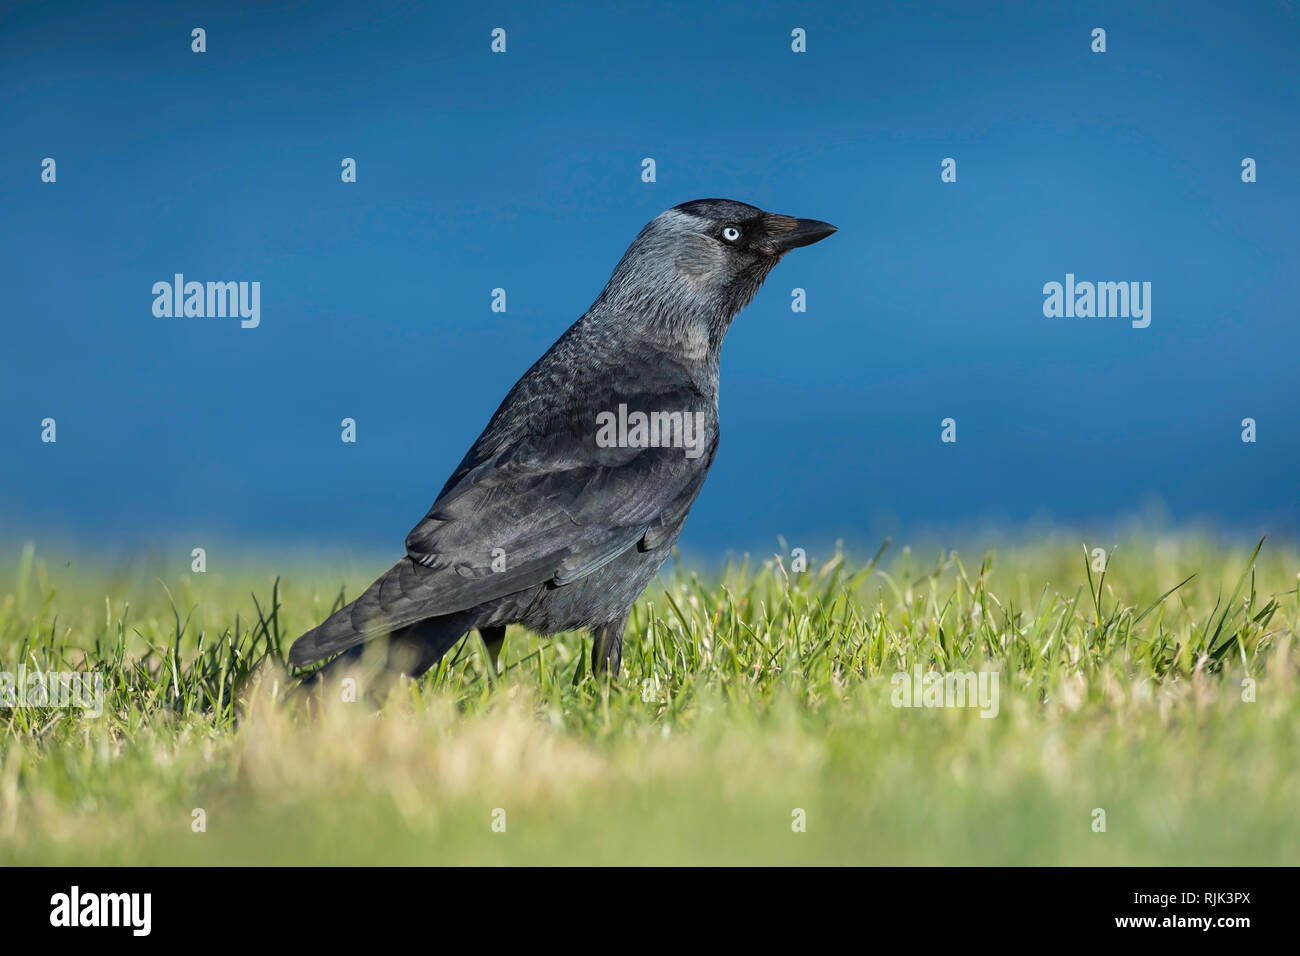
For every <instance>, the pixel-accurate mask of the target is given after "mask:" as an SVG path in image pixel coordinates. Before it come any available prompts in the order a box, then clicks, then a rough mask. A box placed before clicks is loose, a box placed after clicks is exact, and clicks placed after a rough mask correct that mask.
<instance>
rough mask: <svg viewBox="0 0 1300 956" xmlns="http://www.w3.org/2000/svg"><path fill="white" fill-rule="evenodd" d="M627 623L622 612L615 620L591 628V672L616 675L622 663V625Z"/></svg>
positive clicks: (625, 616)
mask: <svg viewBox="0 0 1300 956" xmlns="http://www.w3.org/2000/svg"><path fill="white" fill-rule="evenodd" d="M626 624H627V615H626V614H624V615H623V616H622V617H621V618H619V619H618V620H617V621H613V622H611V623H609V624H601V625H600V626H599V627H594V628H592V629H591V671H592V673H593V674H597V675H600V674H608V676H610V677H617V676H618V671H619V668H620V667H621V666H622V664H623V627H624V625H626Z"/></svg>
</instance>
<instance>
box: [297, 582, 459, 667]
mask: <svg viewBox="0 0 1300 956" xmlns="http://www.w3.org/2000/svg"><path fill="white" fill-rule="evenodd" d="M399 567H400V566H399ZM397 570H398V569H397V568H394V569H393V571H397ZM393 571H390V572H389V573H388V574H386V575H384V577H381V578H380V579H379V580H378V581H376V582H375V583H374V584H372V585H371V586H370V588H368V589H367V590H366V592H365V593H364V594H362V595H361V596H360V597H359V598H357V600H355V601H353V602H352V603H351V604H348V605H347V606H346V607H343V608H340V609H339V610H337V611H335V612H334V613H333V614H331V615H330V616H329V617H328V618H326V619H325V620H324V621H322V622H321V623H320V624H318V625H317V626H316V627H314V628H312V629H311V630H310V631H308V632H307V633H305V634H303V635H302V636H301V637H299V638H298V639H297V640H296V641H294V642H293V646H292V647H290V648H289V663H290V664H292V665H293V666H294V667H307V666H309V665H311V664H314V663H316V662H317V661H321V660H324V659H325V658H327V657H330V656H332V655H335V654H342V655H343V656H342V657H341V658H340V659H339V663H342V662H344V661H354V660H356V659H359V658H360V657H361V656H362V653H363V652H364V651H366V650H367V648H366V647H365V645H367V644H370V643H371V642H375V643H378V642H379V641H380V639H384V644H385V646H386V649H387V661H388V664H387V666H388V668H389V669H391V670H399V671H401V672H403V673H406V674H410V675H411V676H413V677H415V676H419V675H420V674H423V673H424V672H425V671H426V670H428V669H429V668H430V667H432V666H433V665H434V664H436V663H438V661H439V660H440V659H441V658H442V656H443V655H444V654H446V653H447V651H448V650H449V649H450V648H451V647H452V645H454V644H455V643H456V642H457V641H458V640H460V639H461V638H462V637H463V636H464V635H465V634H466V633H467V632H468V631H470V630H471V629H473V627H474V626H475V618H476V615H475V614H473V613H472V612H469V611H457V612H454V613H451V614H441V615H437V616H435V617H429V618H425V619H423V620H415V621H411V620H410V617H413V616H415V615H413V614H412V615H410V616H409V617H408V618H407V619H406V620H398V621H388V620H384V619H382V618H377V617H376V616H374V615H373V614H366V613H364V612H365V611H366V610H367V608H369V607H372V606H373V605H374V602H373V601H367V598H368V596H370V595H371V592H372V591H375V590H376V589H377V588H381V587H382V586H383V584H384V582H385V580H386V579H387V578H388V577H389V576H390V575H392V574H393Z"/></svg>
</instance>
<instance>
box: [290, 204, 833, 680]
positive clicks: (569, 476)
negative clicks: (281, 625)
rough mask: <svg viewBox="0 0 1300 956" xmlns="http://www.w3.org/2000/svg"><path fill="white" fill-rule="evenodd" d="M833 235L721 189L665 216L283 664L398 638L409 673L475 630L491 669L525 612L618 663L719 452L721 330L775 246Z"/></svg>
mask: <svg viewBox="0 0 1300 956" xmlns="http://www.w3.org/2000/svg"><path fill="white" fill-rule="evenodd" d="M833 232H835V227H834V226H832V225H830V224H828V223H825V222H819V221H817V220H816V219H792V218H791V217H789V216H780V215H775V214H773V213H767V212H763V211H762V210H761V209H756V208H755V207H753V206H748V205H746V204H744V203H740V202H733V201H731V200H726V199H699V200H695V201H694V202H688V203H683V204H682V205H680V206H675V207H674V208H672V209H669V210H668V211H667V212H664V213H662V214H660V215H659V216H656V217H655V218H654V219H653V220H652V221H651V222H650V223H649V224H647V225H646V227H645V228H644V229H642V230H641V233H640V234H639V235H638V236H637V237H636V239H635V240H634V241H633V243H632V245H631V246H629V247H628V250H627V252H625V253H624V254H623V258H622V259H621V260H620V261H619V263H618V266H617V267H616V268H615V269H614V274H613V276H611V278H610V280H609V283H608V284H607V285H606V286H605V288H604V291H602V292H601V293H600V297H599V298H597V299H596V301H595V303H594V304H593V305H592V306H591V308H590V309H588V310H587V313H586V314H585V315H583V316H582V318H580V319H579V320H578V321H577V322H575V323H574V324H573V325H572V326H571V327H570V328H569V329H568V331H566V332H565V333H564V334H563V335H562V336H560V338H559V340H558V341H557V342H556V343H555V344H554V345H553V346H551V348H550V349H549V350H548V351H547V352H546V354H545V355H543V356H542V357H541V358H540V359H539V360H538V361H537V363H536V364H535V365H534V366H533V367H532V368H530V369H529V370H528V372H527V373H525V375H524V377H523V378H521V379H520V380H519V381H518V382H517V383H516V384H515V387H514V388H512V389H511V390H510V394H508V395H507V396H506V398H505V401H503V402H502V403H501V407H500V408H498V409H497V411H496V414H494V415H493V416H492V420H491V421H490V422H488V425H487V428H486V429H484V431H483V434H482V435H480V436H479V438H478V440H477V441H476V442H474V446H473V447H472V448H470V450H469V453H468V454H467V455H466V456H465V458H464V460H463V461H462V462H461V463H460V465H459V467H457V468H456V470H455V472H454V473H453V474H452V476H451V478H449V479H448V481H447V484H446V485H445V486H444V487H443V489H442V491H441V492H440V493H439V495H438V498H437V500H436V501H435V502H434V503H433V507H432V508H430V509H429V513H428V514H426V515H425V516H424V519H423V520H422V521H421V522H420V523H419V524H417V525H416V526H415V528H414V529H413V530H412V531H411V533H410V534H409V535H407V536H406V556H405V557H403V558H402V559H401V560H400V561H399V562H398V563H397V564H396V565H394V567H393V568H392V569H391V570H390V571H388V572H387V573H385V574H384V575H383V576H382V577H381V578H380V579H379V580H378V581H376V582H375V583H374V584H372V585H370V587H369V588H367V589H366V591H365V593H363V594H362V595H361V596H360V597H359V598H357V599H356V600H355V601H353V602H352V603H351V604H349V605H347V606H346V607H344V608H342V609H341V610H339V611H337V612H336V613H334V614H332V615H331V616H330V617H329V618H328V619H327V620H326V621H325V622H324V623H322V624H320V625H319V626H318V627H316V628H313V629H312V630H310V631H308V632H307V633H306V634H304V635H303V636H302V637H300V638H298V640H297V641H295V642H294V645H293V647H292V648H291V649H290V651H289V662H290V663H291V664H293V665H296V666H299V667H302V666H305V665H308V664H311V663H313V662H315V661H319V660H321V659H323V658H325V657H328V656H330V655H333V654H338V653H339V652H343V651H350V656H353V657H355V656H357V655H359V654H360V652H361V649H362V645H364V644H366V643H367V642H369V641H372V640H375V639H379V638H389V639H390V640H389V643H388V644H387V657H386V659H385V663H386V666H387V667H389V668H391V669H393V670H398V671H402V672H405V673H408V674H411V675H413V676H414V675H419V674H421V673H423V672H424V671H425V670H427V669H428V668H429V667H431V666H433V665H434V664H435V663H437V662H438V660H439V659H440V658H441V657H442V656H443V654H445V653H446V652H447V650H448V649H449V648H450V647H452V646H453V645H454V644H455V643H456V642H457V641H458V640H460V638H461V637H463V636H464V635H465V634H467V633H468V632H469V631H470V630H473V629H475V628H477V629H478V631H479V634H480V636H481V637H482V638H483V641H484V643H485V645H486V646H487V648H488V651H489V653H490V655H491V658H492V665H493V668H495V667H496V666H497V658H498V655H499V653H500V649H501V644H502V641H503V640H504V639H505V631H506V625H508V624H516V623H517V624H522V625H523V626H524V627H527V628H529V629H530V630H533V631H537V632H539V633H542V634H552V633H555V632H558V631H568V630H575V629H578V628H590V629H591V631H592V637H593V645H594V646H593V648H592V669H593V670H594V671H596V672H605V671H607V672H609V673H610V674H614V675H616V674H617V673H618V670H619V666H620V663H621V661H622V656H623V626H624V624H625V623H626V622H627V617H628V613H629V612H630V611H631V609H632V605H633V603H634V602H635V601H636V599H637V597H638V596H640V594H641V592H642V591H643V590H644V589H645V587H646V585H647V584H649V583H650V581H651V580H652V579H653V578H654V576H655V575H656V574H657V573H658V571H659V568H660V566H661V565H662V564H663V563H664V560H665V559H666V558H667V556H668V554H669V552H670V551H671V549H672V546H673V544H674V542H676V540H677V535H678V534H679V533H680V532H681V529H682V524H683V522H685V520H686V513H687V512H688V511H690V508H691V505H692V504H693V503H694V502H695V498H696V496H697V495H698V494H699V493H700V487H701V486H702V485H703V484H704V478H705V475H706V474H707V473H708V470H709V466H710V465H711V464H712V463H713V456H714V454H715V453H716V451H717V448H718V361H719V355H720V352H721V349H722V339H723V336H725V335H726V333H727V328H728V327H729V326H730V325H731V321H732V319H734V318H735V317H736V315H737V313H739V312H740V310H741V309H743V308H744V307H745V306H746V305H748V304H749V302H750V300H751V299H752V298H753V297H754V294H755V293H756V292H757V291H758V287H759V286H760V285H761V284H762V282H763V280H764V279H765V278H766V277H767V274H768V272H770V271H771V269H772V267H773V266H775V265H776V264H777V262H779V261H780V259H781V257H782V256H783V255H785V254H786V253H787V252H789V251H790V250H791V249H795V248H798V247H799V246H806V245H809V244H811V243H814V242H817V241H818V240H821V239H824V238H826V237H827V236H829V235H830V234H831V233H833ZM637 413H640V415H641V416H644V417H642V418H639V417H638V415H637Z"/></svg>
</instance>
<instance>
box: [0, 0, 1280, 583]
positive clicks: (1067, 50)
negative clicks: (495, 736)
mask: <svg viewBox="0 0 1300 956" xmlns="http://www.w3.org/2000/svg"><path fill="white" fill-rule="evenodd" d="M845 6H846V5H841V4H831V3H818V4H814V3H788V4H763V3H754V2H744V3H739V2H737V3H717V4H709V5H707V6H701V5H699V4H696V3H677V4H672V3H654V4H649V3H645V4H640V3H621V4H618V5H617V6H613V5H611V6H610V7H609V8H608V9H604V10H594V11H593V10H592V9H589V8H588V7H587V5H585V4H565V3H551V4H546V5H541V6H539V5H534V4H524V3H493V4H486V5H485V4H463V5H458V6H450V5H446V4H437V5H434V4H416V3H391V2H389V3H383V2H380V3H370V4H366V5H361V6H358V5H356V4H331V3H280V4H239V5H235V7H234V8H228V7H227V5H224V4H199V3H183V2H182V3H174V2H168V3H158V4H153V5H150V4H147V3H133V4H131V5H130V11H131V12H129V13H128V12H127V11H126V9H125V8H122V7H119V6H117V5H109V4H100V5H88V4H78V3H19V4H12V5H8V6H5V7H4V12H3V14H0V130H3V133H2V134H0V141H2V142H3V148H0V222H2V223H3V229H0V288H3V293H4V297H3V305H2V306H0V314H3V317H4V318H3V338H2V339H0V541H3V542H4V544H5V546H6V547H10V546H11V545H10V542H12V541H18V540H22V539H23V538H27V537H35V538H37V539H39V540H41V541H42V542H49V541H51V540H56V541H62V542H65V543H67V544H68V545H69V546H72V545H75V547H76V548H77V550H78V551H79V552H80V553H106V554H113V553H126V552H132V551H135V550H138V549H148V548H160V549H163V550H165V551H166V550H169V549H173V548H174V549H176V550H177V552H178V553H180V554H182V555H183V556H184V559H185V560H188V554H189V549H190V547H192V546H195V545H206V546H208V547H212V545H213V544H214V543H217V542H223V543H224V544H225V545H226V546H227V547H229V548H234V549H241V550H242V549H250V550H251V549H272V550H274V549H300V550H304V551H307V552H317V553H322V554H331V555H335V554H374V553H379V552H383V553H385V554H390V553H396V552H397V551H399V549H400V548H401V544H402V539H403V537H404V535H405V534H406V532H407V531H408V530H409V528H410V527H411V526H412V525H413V524H414V523H415V522H416V521H417V520H418V519H419V517H420V516H421V515H422V514H423V513H424V511H425V509H426V508H427V507H428V506H429V505H430V504H431V502H432V500H433V497H434V495H435V494H436V493H437V491H438V490H439V488H440V487H441V485H442V483H443V481H444V480H445V478H446V476H447V475H448V474H449V473H450V471H451V469H452V468H453V467H454V466H455V465H456V463H457V462H458V461H459V460H460V458H461V456H462V455H463V454H464V452H465V450H466V449H467V448H468V446H469V445H470V443H471V442H472V441H473V440H474V438H475V437H476V436H477V434H478V433H479V431H480V430H481V429H482V427H483V426H484V425H485V424H486V422H487V419H488V418H489V416H490V415H491V413H492V412H493V410H494V409H495V408H496V405H497V403H498V402H499V401H500V400H501V398H502V397H504V395H505V393H506V391H507V390H508V389H509V387H510V386H511V385H512V384H513V383H514V381H515V380H516V379H517V378H518V377H519V376H520V375H521V374H522V373H523V372H524V371H525V370H526V369H527V368H528V366H529V365H531V364H532V362H533V361H534V360H535V359H536V358H537V357H538V356H539V355H540V354H541V353H542V352H543V351H544V350H545V349H546V348H547V347H548V346H549V345H550V344H551V343H552V342H553V341H554V340H555V338H556V337H557V336H559V335H560V333H561V332H563V330H564V329H565V328H566V327H567V326H568V325H569V324H570V323H571V322H573V321H574V320H575V319H576V318H577V317H578V316H579V315H580V314H581V313H582V312H583V311H584V310H585V309H586V308H587V307H588V306H589V305H590V304H591V302H592V301H593V300H594V299H595V297H596V295H597V294H598V293H599V291H600V289H601V287H602V285H603V284H604V282H605V280H606V279H607V278H608V276H609V273H610V271H611V270H612V268H613V266H614V264H615V262H616V261H617V260H618V258H619V256H620V255H621V254H622V252H623V250H624V249H625V247H626V246H627V244H628V243H629V242H630V241H631V240H632V238H633V236H635V234H636V233H637V231H638V230H639V229H640V228H641V226H642V225H643V224H644V223H645V222H646V221H647V220H649V219H650V218H652V217H653V216H654V215H656V214H657V213H659V212H660V211H662V210H663V209H665V208H667V207H669V206H673V205H676V204H677V203H680V202H683V201H686V200H690V199H695V198H701V197H715V196H720V197H727V198H734V199H739V200H743V201H745V202H749V203H753V204H755V205H758V206H762V207H764V208H766V209H770V210H773V211H777V212H782V213H787V214H792V215H796V216H807V217H813V218H819V219H826V220H829V221H831V222H833V223H835V224H836V225H838V226H839V228H840V232H839V234H838V235H836V236H835V237H833V238H832V239H830V240H828V241H826V242H824V243H822V244H820V245H817V246H815V247H813V248H811V249H808V250H802V251H799V252H796V253H795V254H792V255H791V256H789V257H788V258H787V259H786V260H785V261H784V262H783V263H782V264H781V265H780V266H779V267H778V268H777V270H776V271H775V272H774V273H773V274H772V276H771V277H770V279H769V280H768V283H767V285H766V286H765V287H764V289H763V290H762V291H761V292H760V293H759V295H758V297H757V299H756V300H755V301H754V303H753V304H752V305H751V306H750V308H749V309H748V310H747V311H746V312H744V313H742V315H741V316H740V318H739V319H738V320H737V321H736V323H735V324H734V326H733V327H732V330H731V334H730V336H729V338H728V340H727V344H726V347H725V348H724V351H723V379H722V423H723V428H722V431H723V439H722V445H721V449H720V452H719V456H718V459H717V462H716V464H715V465H714V468H713V472H712V475H711V477H710V480H709V483H708V484H707V485H706V487H705V489H704V492H703V494H702V496H701V498H700V500H699V501H698V503H697V504H696V507H695V509H694V511H693V512H692V515H691V518H690V520H689V521H688V523H687V525H686V530H685V532H684V534H683V538H682V542H681V544H682V547H683V550H684V551H686V552H688V553H691V554H694V555H697V556H701V557H706V558H708V557H716V556H721V555H724V554H727V553H728V552H743V551H747V550H753V549H757V550H762V551H766V550H769V549H770V548H772V547H773V546H774V545H775V543H776V541H777V539H778V536H784V538H785V539H786V540H787V541H788V542H789V543H790V544H791V546H794V545H801V546H804V547H807V548H809V549H810V550H814V549H817V548H825V547H826V546H827V545H829V544H830V543H831V542H833V541H834V540H836V539H837V538H842V539H844V540H845V541H846V542H847V543H848V544H849V545H850V547H862V548H865V549H867V550H868V551H869V550H872V549H874V546H875V544H877V543H878V542H879V540H880V539H881V538H882V537H884V536H886V535H892V536H894V537H895V538H896V539H897V538H902V539H904V540H917V539H920V538H924V537H927V536H932V537H938V538H940V539H942V540H944V541H946V542H949V543H955V542H956V541H957V540H958V539H963V538H969V537H973V536H988V535H994V534H996V535H1006V534H1016V535H1025V534H1027V533H1028V534H1035V533H1038V532H1039V531H1040V530H1041V529H1046V528H1060V527H1068V528H1107V527H1112V526H1114V525H1116V524H1120V523H1124V522H1130V521H1140V522H1142V523H1143V524H1144V525H1147V526H1156V527H1163V528H1168V529H1174V530H1182V529H1186V528H1196V529H1198V530H1208V531H1210V532H1212V533H1214V534H1221V535H1226V536H1231V537H1236V536H1242V537H1249V536H1257V535H1258V534H1262V533H1268V534H1271V535H1274V536H1281V537H1284V538H1285V537H1290V538H1294V537H1295V536H1296V535H1297V532H1298V531H1300V385H1298V384H1297V376H1296V366H1297V356H1298V355H1300V325H1298V324H1297V302H1300V271H1298V270H1297V268H1296V262H1297V260H1298V259H1300V237H1298V232H1297V226H1296V224H1297V222H1300V179H1298V178H1297V176H1296V172H1295V166H1294V163H1295V161H1296V157H1297V156H1300V83H1298V82H1297V79H1298V78H1300V55H1298V54H1300V15H1298V14H1297V12H1296V8H1295V5H1294V4H1293V3H1289V2H1288V3H1281V2H1279V3H1267V2H1263V3H1253V4H1249V5H1245V6H1244V7H1242V8H1216V6H1214V5H1211V4H1207V3H1185V4H1178V5H1174V4H1163V5H1151V4H1134V3H1101V4H1091V5H1089V6H1088V7H1087V8H1082V7H1076V8H1074V9H1065V8H1063V7H1058V6H1057V5H1045V4H1038V3H1007V4H999V5H995V6H991V7H985V6H984V5H980V6H979V7H975V6H972V5H969V4H959V3H954V4H912V3H902V2H900V3H892V4H872V5H870V6H869V7H868V6H865V5H864V6H863V8H862V9H846V8H843V7H845ZM195 27H202V28H203V29H205V30H206V43H207V52H205V53H202V54H196V53H193V52H191V48H190V46H191V33H190V31H191V30H192V29H193V28H195ZM496 27H501V28H503V29H505V30H506V38H507V52H506V53H505V54H504V55H500V54H493V53H492V52H491V51H490V49H489V46H490V42H491V36H490V34H491V31H492V30H493V28H496ZM1096 27H1101V28H1104V29H1105V30H1106V43H1107V52H1105V53H1104V54H1096V53H1093V52H1092V51H1091V44H1092V38H1091V31H1092V30H1093V29H1094V28H1096ZM795 28H802V29H803V30H805V31H806V36H807V52H806V53H802V54H796V53H794V52H792V51H791V42H792V41H791V31H792V30H793V29H795ZM45 157H52V158H54V159H55V160H56V162H57V182H56V183H54V184H47V183H42V182H41V161H42V159H43V158H45ZM344 157H352V158H354V159H355V160H356V163H357V182H356V183H354V184H344V183H343V182H341V181H340V170H341V167H340V163H341V161H342V160H343V158H344ZM646 157H650V158H653V159H654V160H655V163H656V174H657V181H656V182H654V183H645V182H642V179H641V170H642V165H641V164H642V160H643V159H644V158H646ZM945 157H952V158H954V159H955V160H956V162H957V182H956V183H955V184H947V183H941V181H940V171H941V170H940V163H941V161H942V160H943V159H944V158H945ZM1245 157H1251V158H1253V159H1255V160H1256V162H1257V164H1258V182H1255V183H1252V184H1246V183H1243V182H1242V180H1241V162H1242V159H1243V158H1245ZM177 272H180V273H184V274H185V276H186V278H187V279H193V280H198V281H254V280H256V281H259V282H260V283H261V325H260V327H259V328H256V329H251V330H246V329H241V328H240V326H239V322H238V320H237V319H215V318H214V319H199V318H156V317H155V316H154V315H153V312H152V305H153V294H152V292H151V288H152V286H153V284H154V283H155V282H158V281H168V282H170V281H171V278H172V276H173V274H174V273H177ZM1067 272H1070V273H1074V274H1075V275H1076V277H1077V278H1078V279H1079V280H1090V281H1149V282H1151V283H1152V286H1153V290H1152V321H1151V324H1150V327H1149V328H1145V329H1134V328H1132V327H1131V326H1130V324H1129V322H1128V321H1127V320H1123V319H1103V318H1087V319H1060V318H1056V319H1049V318H1045V317H1044V316H1043V310H1042V306H1043V293H1042V287H1043V285H1044V283H1046V282H1050V281H1057V282H1061V281H1063V280H1064V278H1065V275H1066V273H1067ZM497 287H501V288H504V289H505V290H506V292H507V297H508V298H507V303H508V309H507V311H506V312H505V313H496V312H493V311H491V308H490V305H491V292H492V290H493V289H494V288H497ZM796 287H798V288H802V289H805V290H806V293H807V311H806V312H805V313H794V312H792V311H791V307H790V303H791V290H792V289H794V288H796ZM47 417H49V418H54V419H55V420H56V421H57V429H58V431H57V436H58V441H57V443H56V444H44V443H42V442H41V440H40V435H41V421H42V419H44V418H47ZM949 417H950V418H953V419H955V421H956V423H957V426H956V427H957V438H958V440H957V442H956V443H955V444H944V443H942V442H941V441H940V422H941V421H942V420H943V419H945V418H949ZM1247 417H1249V418H1253V419H1255V420H1256V422H1257V429H1258V441H1257V442H1256V443H1254V444H1246V443H1243V442H1242V441H1241V432H1242V426H1241V422H1242V419H1243V418H1247ZM344 418H353V419H355V420H356V423H357V442H356V444H345V443H343V442H342V441H340V432H341V427H340V422H341V420H342V419H344Z"/></svg>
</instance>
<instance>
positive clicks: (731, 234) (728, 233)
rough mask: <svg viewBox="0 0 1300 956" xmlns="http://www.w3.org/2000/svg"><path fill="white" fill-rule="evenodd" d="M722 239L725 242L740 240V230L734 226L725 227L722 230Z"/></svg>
mask: <svg viewBox="0 0 1300 956" xmlns="http://www.w3.org/2000/svg"><path fill="white" fill-rule="evenodd" d="M722 238H723V239H726V240H727V242H735V241H736V240H737V239H739V238H740V230H739V229H737V228H736V227H735V226H727V227H726V228H725V229H723V230H722Z"/></svg>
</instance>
